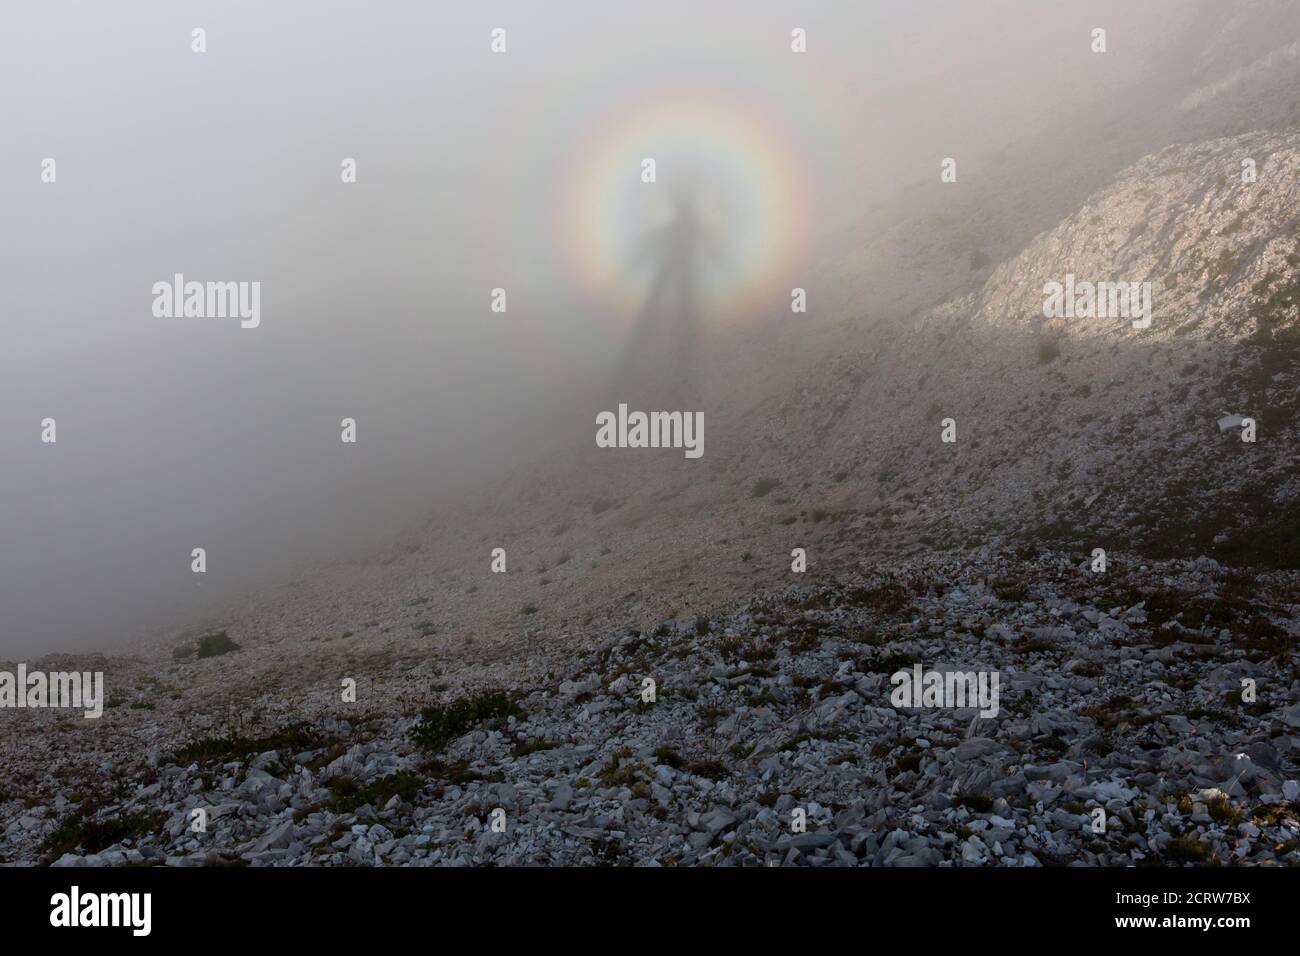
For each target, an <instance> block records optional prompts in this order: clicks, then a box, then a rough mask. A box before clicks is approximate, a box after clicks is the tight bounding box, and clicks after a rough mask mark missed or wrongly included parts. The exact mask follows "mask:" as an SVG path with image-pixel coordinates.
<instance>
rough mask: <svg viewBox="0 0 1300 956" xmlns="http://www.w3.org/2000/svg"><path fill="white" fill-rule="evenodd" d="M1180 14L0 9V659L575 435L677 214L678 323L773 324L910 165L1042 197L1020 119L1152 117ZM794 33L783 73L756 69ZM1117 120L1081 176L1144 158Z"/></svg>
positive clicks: (354, 544)
mask: <svg viewBox="0 0 1300 956" xmlns="http://www.w3.org/2000/svg"><path fill="white" fill-rule="evenodd" d="M1067 7H1068V10H1065V11H1063V9H1062V8H1067ZM1192 8H1197V9H1199V7H1197V5H1196V4H1194V3H1192V2H1189V0H1153V2H1144V3H1142V4H1133V3H1131V2H1129V0H1109V2H1091V3H1088V4H1078V5H1074V4H1069V5H1067V4H1056V3H1042V2H1039V0H1017V2H981V3H959V2H940V0H935V2H926V3H917V4H912V3H897V2H863V0H853V2H835V3H818V4H816V5H815V8H811V9H810V8H807V7H801V6H795V5H792V4H788V3H781V2H757V3H756V2H751V0H729V2H719V3H709V4H700V3H679V2H663V3H654V4H635V5H634V4H594V3H579V2H547V3H544V4H539V3H534V2H511V3H494V4H490V5H482V4H471V3H461V2H454V3H453V2H432V3H423V2H380V3H367V4H360V5H358V4H347V3H333V2H331V3H306V2H304V3H275V4H262V3H255V2H238V3H192V4H191V3H179V4H178V3H173V2H148V3H146V2H140V3H131V4H117V5H106V4H101V3H93V2H86V3H46V4H23V5H17V6H14V7H12V8H11V9H9V10H8V11H7V12H6V14H5V18H4V19H5V22H4V24H3V31H2V33H0V130H2V131H3V132H2V139H3V142H4V147H3V149H0V243H2V247H0V309H2V311H0V322H2V323H3V345H2V346H0V656H4V655H14V654H29V653H40V652H46V651H54V650H66V649H81V648H97V647H102V646H111V645H115V644H121V643H123V642H128V641H132V640H135V639H142V638H147V637H150V636H151V635H152V634H153V633H154V631H155V630H156V629H158V628H169V627H180V626H185V625H187V624H192V623H199V622H200V619H201V618H202V616H203V615H206V614H209V613H212V612H213V611H214V610H215V609H217V608H220V607H221V606H223V604H224V603H226V602H230V601H233V600H238V599H240V598H241V597H243V596H245V595H247V594H249V593H250V592H253V591H256V590H260V589H264V588H268V587H273V586H276V585H278V584H281V583H284V582H286V581H288V580H290V579H292V578H293V577H295V576H299V575H302V574H305V573H308V572H309V571H311V570H312V569H314V568H318V567H320V566H322V565H325V564H328V563H330V562H335V561H340V560H352V559H360V558H364V557H366V556H367V555H368V554H370V553H372V552H374V551H375V550H376V549H380V548H383V547H385V546H386V545H388V544H390V543H391V542H392V541H393V540H394V538H395V537H396V536H398V535H400V534H401V533H402V532H403V531H405V530H406V529H409V528H411V527H414V526H419V525H422V524H423V522H424V521H425V520H426V519H427V517H428V515H429V514H430V512H431V510H432V509H434V508H437V507H442V508H452V509H454V508H456V507H457V506H458V502H459V501H461V500H462V496H463V495H464V494H466V493H467V492H468V491H469V490H472V489H473V490H476V489H481V488H483V487H485V486H490V485H492V484H493V483H494V482H495V481H497V480H499V479H500V478H502V477H503V476H505V475H507V474H508V473H509V472H510V471H511V469H513V468H515V467H517V466H519V465H520V464H521V463H525V462H528V461H531V460H534V459H536V458H537V457H538V456H542V455H546V454H550V453H553V452H554V451H555V450H556V449H563V448H565V447H568V446H569V445H571V444H573V443H575V442H578V441H583V442H587V443H590V441H591V433H592V432H593V430H594V424H593V420H592V419H591V417H590V409H593V408H596V407H601V406H597V405H592V404H591V401H595V400H596V399H594V398H592V399H591V400H590V401H589V398H590V397H591V396H602V397H603V396H605V395H608V394H609V383H610V381H611V379H613V380H614V381H615V382H617V381H618V379H617V378H616V376H618V375H619V374H620V371H619V370H620V369H621V368H625V367H626V363H627V361H628V358H629V350H631V357H632V358H636V357H637V349H638V348H639V346H638V345H636V342H637V341H638V339H637V338H636V335H635V330H636V329H637V326H638V320H640V321H641V324H642V331H645V328H646V326H645V321H646V319H647V317H650V323H651V326H653V325H654V324H655V320H654V318H653V317H654V316H655V315H656V314H658V312H659V311H662V310H663V307H662V305H655V306H654V308H651V307H650V305H651V304H653V303H655V302H657V301H658V300H657V299H656V298H655V297H656V296H660V295H663V294H664V293H663V292H662V289H660V290H659V291H656V285H655V283H656V282H657V281H658V282H659V283H660V284H661V285H662V284H663V283H664V282H665V281H666V280H665V279H664V274H665V273H664V272H663V270H662V269H660V270H659V271H658V272H656V269H655V268H654V266H653V264H651V266H650V267H649V268H645V267H644V266H645V263H643V262H642V263H638V256H644V255H646V253H645V251H644V250H645V245H644V241H645V238H646V237H647V236H653V235H655V234H656V233H655V230H657V229H663V228H665V224H669V226H671V224H672V223H673V222H674V221H677V222H679V223H680V221H681V220H680V219H678V220H674V218H673V217H674V216H675V215H676V216H681V215H682V214H681V213H680V211H679V212H676V213H675V212H674V209H678V210H680V209H681V208H682V207H681V206H680V205H675V203H678V204H680V202H681V201H682V200H680V197H681V196H682V195H684V194H687V193H688V194H689V195H690V196H691V197H692V198H691V199H690V202H691V203H693V205H692V206H691V207H690V209H691V210H692V211H691V213H690V215H691V216H698V217H699V219H700V220H701V223H702V224H701V226H700V229H704V228H707V229H708V230H709V233H710V235H712V236H713V237H714V241H715V242H716V244H717V246H718V253H717V257H716V261H703V262H701V263H700V264H699V266H698V268H699V278H698V289H696V288H695V285H694V283H696V281H697V280H696V278H695V272H694V271H691V272H690V274H691V276H692V279H691V282H692V283H693V284H692V289H693V291H692V295H693V296H696V295H698V301H694V300H693V303H692V305H693V308H695V309H696V310H697V311H698V322H697V323H696V325H697V326H698V328H697V329H696V333H695V334H699V335H702V336H707V335H710V334H713V333H714V332H721V331H725V330H726V329H729V328H736V327H743V326H744V325H746V324H748V323H757V322H760V321H764V320H771V319H772V318H773V317H774V316H780V315H781V314H783V313H784V314H785V317H786V318H785V320H790V318H791V317H790V316H789V296H790V292H789V290H790V289H791V288H792V287H795V286H800V285H809V284H810V282H809V281H808V279H807V277H808V276H810V275H812V274H814V273H817V274H819V275H823V276H826V275H830V276H836V275H838V274H839V272H838V271H837V268H836V263H838V262H840V260H841V259H842V257H843V256H844V255H846V254H847V253H849V252H850V251H851V250H852V247H853V244H854V243H855V242H856V241H857V239H856V238H855V237H857V236H858V235H859V233H860V231H861V230H862V229H864V228H874V226H870V225H864V224H865V223H868V222H880V221H882V219H883V218H884V217H889V216H893V215H895V214H897V217H899V218H900V219H901V218H902V217H905V216H907V215H910V214H912V213H913V212H915V209H914V208H913V207H914V205H915V204H916V203H918V202H920V200H919V199H918V198H917V197H916V196H915V194H914V193H912V192H909V191H908V189H909V187H911V186H912V185H913V184H915V183H916V182H917V181H922V180H924V181H930V180H933V179H935V177H936V176H937V173H938V169H939V164H940V162H941V160H942V159H943V158H944V157H959V161H960V163H961V169H962V171H963V173H965V171H967V170H970V171H974V170H977V169H989V168H992V167H997V166H998V164H1000V163H1004V162H1014V163H1017V164H1019V165H1020V166H1021V167H1024V168H1032V169H1037V171H1038V172H1039V173H1040V174H1042V175H1044V176H1047V177H1049V178H1050V175H1051V168H1050V163H1051V162H1052V160H1051V158H1050V156H1049V157H1046V158H1044V159H1042V160H1041V162H1037V165H1036V160H1035V154H1034V153H1033V152H1031V151H1030V150H1031V144H1034V143H1035V142H1036V141H1037V140H1038V139H1039V138H1040V137H1041V136H1042V135H1043V131H1044V130H1045V129H1059V130H1060V131H1062V136H1063V137H1065V139H1062V140H1059V141H1058V143H1057V145H1058V147H1059V148H1060V149H1061V150H1066V151H1069V152H1072V153H1076V154H1077V153H1082V154H1084V155H1085V157H1086V155H1087V154H1088V153H1089V151H1090V150H1092V149H1094V148H1098V147H1099V144H1098V143H1097V142H1096V141H1095V140H1085V141H1082V142H1078V143H1073V144H1071V143H1069V142H1068V134H1069V130H1070V124H1071V117H1072V116H1073V115H1075V114H1076V113H1084V112H1089V111H1095V110H1096V109H1098V108H1099V106H1100V105H1101V104H1104V103H1106V102H1107V101H1108V100H1109V99H1110V98H1111V97H1113V96H1115V95H1116V94H1117V92H1120V91H1123V92H1124V94H1125V95H1127V96H1131V95H1132V93H1133V91H1134V90H1141V89H1143V88H1146V87H1149V88H1150V89H1151V90H1152V100H1151V102H1152V104H1153V106H1152V111H1153V112H1154V111H1155V106H1154V104H1156V103H1157V102H1158V98H1157V96H1156V93H1157V91H1159V90H1161V89H1162V88H1163V86H1162V84H1164V83H1166V82H1167V80H1168V77H1169V76H1170V75H1171V74H1170V69H1171V67H1170V64H1171V63H1181V61H1180V60H1179V59H1178V56H1177V52H1178V49H1179V43H1180V42H1181V35H1180V31H1181V32H1183V33H1197V34H1198V35H1199V32H1200V31H1203V30H1208V29H1212V27H1211V26H1203V25H1201V24H1199V23H1198V21H1197V18H1196V17H1195V16H1189V15H1187V12H1188V10H1189V9H1192ZM1173 11H1179V12H1181V13H1182V16H1179V17H1174V16H1172V12H1173ZM1094 21H1095V23H1094ZM1175 22H1179V23H1182V24H1183V26H1181V27H1178V28H1175V27H1173V26H1172V24H1173V23H1175ZM1162 23H1168V24H1170V26H1169V28H1168V29H1167V30H1166V29H1157V28H1156V27H1155V25H1158V24H1162ZM1094 25H1102V26H1105V27H1106V28H1107V29H1108V30H1109V32H1110V36H1111V38H1112V44H1113V49H1112V52H1111V53H1110V54H1109V55H1108V57H1107V58H1106V61H1105V69H1104V70H1103V69H1102V68H1101V67H1100V64H1098V63H1097V61H1096V60H1095V59H1090V54H1089V50H1088V47H1087V43H1086V37H1087V31H1088V29H1089V28H1090V27H1092V26H1094ZM796 27H798V28H802V29H804V30H806V32H807V43H808V48H809V50H810V51H815V52H816V54H817V55H816V56H811V55H810V56H806V57H800V56H793V55H792V54H791V49H790V43H791V30H792V29H793V28H796ZM195 28H202V29H203V30H205V31H206V33H205V42H206V50H205V51H204V52H201V53H200V52H195V51H194V49H193V48H192V46H193V42H194V40H193V36H192V31H193V30H194V29H195ZM494 28H502V29H504V30H505V31H506V37H507V43H508V45H507V46H506V48H505V51H504V52H501V53H494V52H493V50H492V46H491V44H492V42H493V34H492V31H493V29H494ZM1259 32H1260V34H1261V42H1263V40H1264V37H1263V34H1265V33H1266V32H1267V28H1266V26H1265V25H1263V24H1261V25H1260V27H1259ZM1065 51H1069V52H1065ZM1183 68H1184V69H1188V70H1190V69H1191V67H1183ZM1141 115H1142V107H1141V105H1140V104H1138V105H1137V106H1135V107H1134V108H1132V109H1129V110H1128V111H1127V113H1126V116H1127V117H1128V119H1127V120H1126V122H1125V123H1124V124H1118V125H1117V126H1116V128H1115V130H1114V132H1113V136H1112V137H1111V138H1110V139H1109V141H1108V142H1107V143H1105V144H1104V145H1105V151H1104V155H1103V154H1102V153H1101V152H1100V151H1099V153H1098V159H1097V163H1096V166H1095V176H1096V177H1097V178H1099V179H1104V177H1105V175H1107V174H1108V173H1109V172H1110V171H1112V167H1113V165H1114V163H1115V162H1116V161H1117V158H1124V159H1131V158H1134V157H1135V156H1136V155H1140V154H1141V153H1142V152H1143V151H1144V150H1145V148H1146V146H1147V144H1146V143H1144V142H1142V141H1141V137H1142V136H1143V134H1144V125H1143V124H1142V123H1141V122H1134V118H1135V117H1140V116H1141ZM678 124H680V125H678ZM1130 139H1131V141H1132V145H1131V148H1130V147H1129V146H1128V140H1130ZM1160 145H1164V144H1160ZM1032 148H1033V149H1037V147H1032ZM646 150H650V151H652V152H650V153H647V152H645V151H646ZM1126 153H1132V154H1134V155H1133V156H1126V155H1125V154H1126ZM647 155H653V156H654V158H655V159H656V161H657V165H656V180H655V181H654V182H646V181H645V180H644V178H643V168H642V165H641V161H642V159H643V158H644V156H647ZM47 158H52V159H53V160H55V162H56V164H57V165H56V167H55V168H56V170H57V175H56V177H55V178H54V179H53V181H45V180H44V179H43V169H44V167H43V163H44V161H45V160H46V159H47ZM347 160H354V161H355V172H356V175H355V182H347V181H345V178H344V172H345V166H346V161H347ZM1058 185H1062V184H1058ZM956 188H957V189H963V188H967V187H965V180H964V179H959V180H958V184H957V186H956ZM869 211H873V215H874V216H875V217H876V218H875V219H873V220H869V219H868V212H869ZM1062 211H1063V210H1055V212H1057V213H1058V214H1059V213H1060V212H1062ZM1044 220H1046V216H1045V215H1044ZM691 221H692V222H694V220H693V219H692V220H691ZM1027 221H1029V222H1032V216H1030V217H1028V218H1027ZM1046 225H1047V222H1046V221H1044V222H1043V223H1041V224H1038V225H1036V226H1032V227H1026V228H1028V229H1030V231H1032V228H1044V227H1045V226H1046ZM679 231H680V229H679ZM1002 238H1003V242H1004V244H1006V245H1009V246H1011V247H1012V248H1014V246H1015V245H1016V244H1018V243H1023V242H1025V241H1027V239H1028V238H1029V235H1010V234H1008V235H1006V236H1003V237H1002ZM674 254H676V255H678V256H679V258H680V257H681V254H682V253H681V247H680V245H679V246H678V247H677V252H676V253H674ZM688 265H689V264H688ZM688 265H683V264H680V263H679V264H678V265H676V266H674V267H673V268H675V269H676V270H677V272H678V273H679V274H685V273H686V271H687V269H688ZM691 268H692V269H693V266H692V267H691ZM177 274H181V275H183V276H184V278H185V281H198V282H236V283H239V282H258V283H260V303H259V306H260V315H259V320H258V323H257V325H256V327H247V328H245V327H241V321H240V319H239V318H238V317H232V316H224V317H212V316H206V317H196V316H191V317H186V316H184V315H176V316H163V317H160V316H159V315H157V314H156V312H155V293H154V292H153V291H152V290H153V288H154V286H155V283H159V282H162V283H171V282H172V281H173V278H174V276H176V275H177ZM495 289H501V290H504V293H505V298H504V301H505V308H504V310H503V311H495V310H494V309H493V305H494V301H495V297H494V292H493V290H495ZM953 291H956V290H953ZM828 298H830V296H828ZM886 306H887V303H886V304H884V305H882V307H886ZM670 311H671V310H670ZM651 331H653V328H651ZM656 354H657V353H656ZM701 374H707V373H701ZM346 418H351V419H354V420H355V422H356V436H357V440H356V442H355V444H353V443H346V442H343V441H341V440H340V436H341V432H342V430H343V429H342V424H341V423H342V421H343V419H346ZM45 419H54V421H55V422H56V426H57V440H56V441H54V442H46V441H42V432H43V425H42V422H43V420H45ZM195 548H203V549H205V550H206V560H207V568H206V571H205V572H204V573H202V574H196V573H194V572H193V571H192V570H191V561H192V558H191V553H192V550H193V549H195Z"/></svg>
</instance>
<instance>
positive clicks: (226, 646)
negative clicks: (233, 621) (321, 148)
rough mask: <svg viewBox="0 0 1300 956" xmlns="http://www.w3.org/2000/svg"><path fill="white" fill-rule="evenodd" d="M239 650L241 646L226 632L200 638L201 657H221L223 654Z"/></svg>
mask: <svg viewBox="0 0 1300 956" xmlns="http://www.w3.org/2000/svg"><path fill="white" fill-rule="evenodd" d="M237 650H239V645H238V644H236V643H235V642H234V641H233V640H231V639H230V635H229V634H227V633H226V632H225V631H217V632H216V633H215V634H208V635H206V636H205V637H200V638H199V646H198V651H197V653H198V656H199V657H220V656H221V655H222V654H229V653H230V652H231V651H237Z"/></svg>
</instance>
